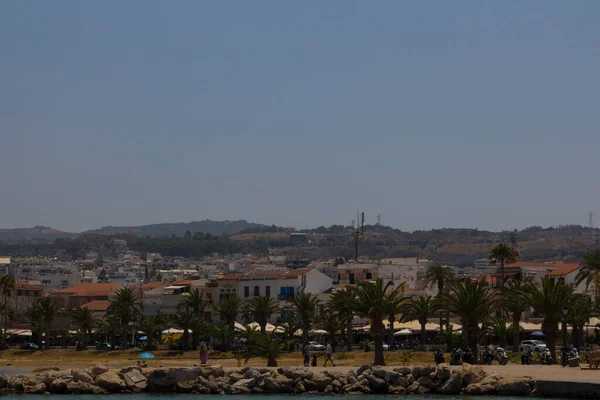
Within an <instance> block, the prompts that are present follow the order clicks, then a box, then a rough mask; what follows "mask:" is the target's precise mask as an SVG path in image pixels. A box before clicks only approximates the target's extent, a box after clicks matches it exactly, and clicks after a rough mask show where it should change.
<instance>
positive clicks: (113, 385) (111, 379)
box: [96, 371, 126, 393]
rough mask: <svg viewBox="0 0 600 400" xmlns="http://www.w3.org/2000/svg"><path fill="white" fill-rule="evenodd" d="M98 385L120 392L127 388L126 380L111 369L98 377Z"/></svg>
mask: <svg viewBox="0 0 600 400" xmlns="http://www.w3.org/2000/svg"><path fill="white" fill-rule="evenodd" d="M96 386H99V387H101V388H102V389H104V390H106V391H108V392H111V393H118V392H121V391H123V390H124V389H125V388H126V386H125V382H123V380H122V379H121V378H120V377H119V375H117V374H116V373H114V372H111V371H108V372H105V373H103V374H102V375H100V376H99V377H97V378H96Z"/></svg>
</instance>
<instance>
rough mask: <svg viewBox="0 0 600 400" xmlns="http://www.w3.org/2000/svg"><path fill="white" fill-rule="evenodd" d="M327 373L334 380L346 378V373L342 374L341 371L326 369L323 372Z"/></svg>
mask: <svg viewBox="0 0 600 400" xmlns="http://www.w3.org/2000/svg"><path fill="white" fill-rule="evenodd" d="M323 373H324V374H325V375H327V376H328V377H330V378H331V379H333V380H336V379H337V380H338V381H339V380H340V379H344V374H342V373H341V372H337V371H324V372H323Z"/></svg>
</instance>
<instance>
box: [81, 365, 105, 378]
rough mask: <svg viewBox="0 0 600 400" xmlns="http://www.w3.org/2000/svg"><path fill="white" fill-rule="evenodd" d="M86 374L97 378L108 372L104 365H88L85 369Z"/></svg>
mask: <svg viewBox="0 0 600 400" xmlns="http://www.w3.org/2000/svg"><path fill="white" fill-rule="evenodd" d="M86 372H87V374H88V375H91V376H92V377H94V378H97V377H98V376H100V375H102V374H104V373H107V372H108V367H105V366H104V365H100V364H99V365H94V366H93V367H89V368H88V369H87V370H86Z"/></svg>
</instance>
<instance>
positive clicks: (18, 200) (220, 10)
mask: <svg viewBox="0 0 600 400" xmlns="http://www.w3.org/2000/svg"><path fill="white" fill-rule="evenodd" d="M599 20H600V2H599V1H595V0H590V1H566V0H565V1H551V0H543V1H542V0H538V1H518V0H515V1H509V0H506V1H481V0H474V1H460V0H455V1H412V2H411V1H383V0H380V1H351V0H343V1H334V0H330V1H318V0H315V1H301V2H291V1H281V0H276V1H259V0H257V1H252V2H249V1H241V0H240V1H226V0H224V1H213V2H209V1H195V0H190V1H185V0H178V1H152V0H137V1H136V0H128V1H117V0H105V1H85V0H72V1H69V0H62V1H56V2H48V1H20V0H3V1H1V2H0V54H1V56H0V144H1V146H2V153H1V156H0V170H1V171H2V174H1V177H0V228H17V227H31V226H34V225H44V226H51V227H53V228H55V229H60V230H66V231H72V232H80V231H83V230H86V229H94V228H98V227H101V226H104V225H139V224H147V223H158V222H189V221H192V220H202V219H205V218H208V219H213V220H225V219H229V220H233V219H246V220H249V221H254V222H260V223H265V224H277V225H283V226H294V227H296V228H299V229H303V228H307V227H308V228H310V227H316V226H320V225H331V224H349V223H350V221H351V220H352V219H353V218H355V216H356V213H357V210H358V209H360V210H361V211H364V212H365V218H366V222H367V223H373V222H375V221H376V216H377V215H381V222H382V223H383V224H385V225H390V226H393V227H396V228H400V229H403V230H409V231H410V230H415V229H432V228H442V227H468V228H479V229H490V230H501V229H520V228H524V227H527V226H531V225H542V226H556V225H558V224H571V223H572V224H582V225H586V224H587V222H588V212H589V211H596V212H597V215H598V221H600V201H599V199H600V185H599V184H598V171H599V169H598V161H597V160H598V154H599V149H600V131H599V126H600V123H599V122H600V111H599V110H600V72H599V71H600V24H598V21H599Z"/></svg>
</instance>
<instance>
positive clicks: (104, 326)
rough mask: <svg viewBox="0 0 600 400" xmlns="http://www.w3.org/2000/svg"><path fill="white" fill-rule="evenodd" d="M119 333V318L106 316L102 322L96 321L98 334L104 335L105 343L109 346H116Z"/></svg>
mask: <svg viewBox="0 0 600 400" xmlns="http://www.w3.org/2000/svg"><path fill="white" fill-rule="evenodd" d="M120 332H121V326H120V324H119V317H118V316H115V315H111V314H106V317H105V318H104V319H103V320H99V321H98V333H100V334H102V335H105V339H106V342H108V343H110V345H111V346H113V347H114V346H116V344H117V335H118V334H119V333H120Z"/></svg>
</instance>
